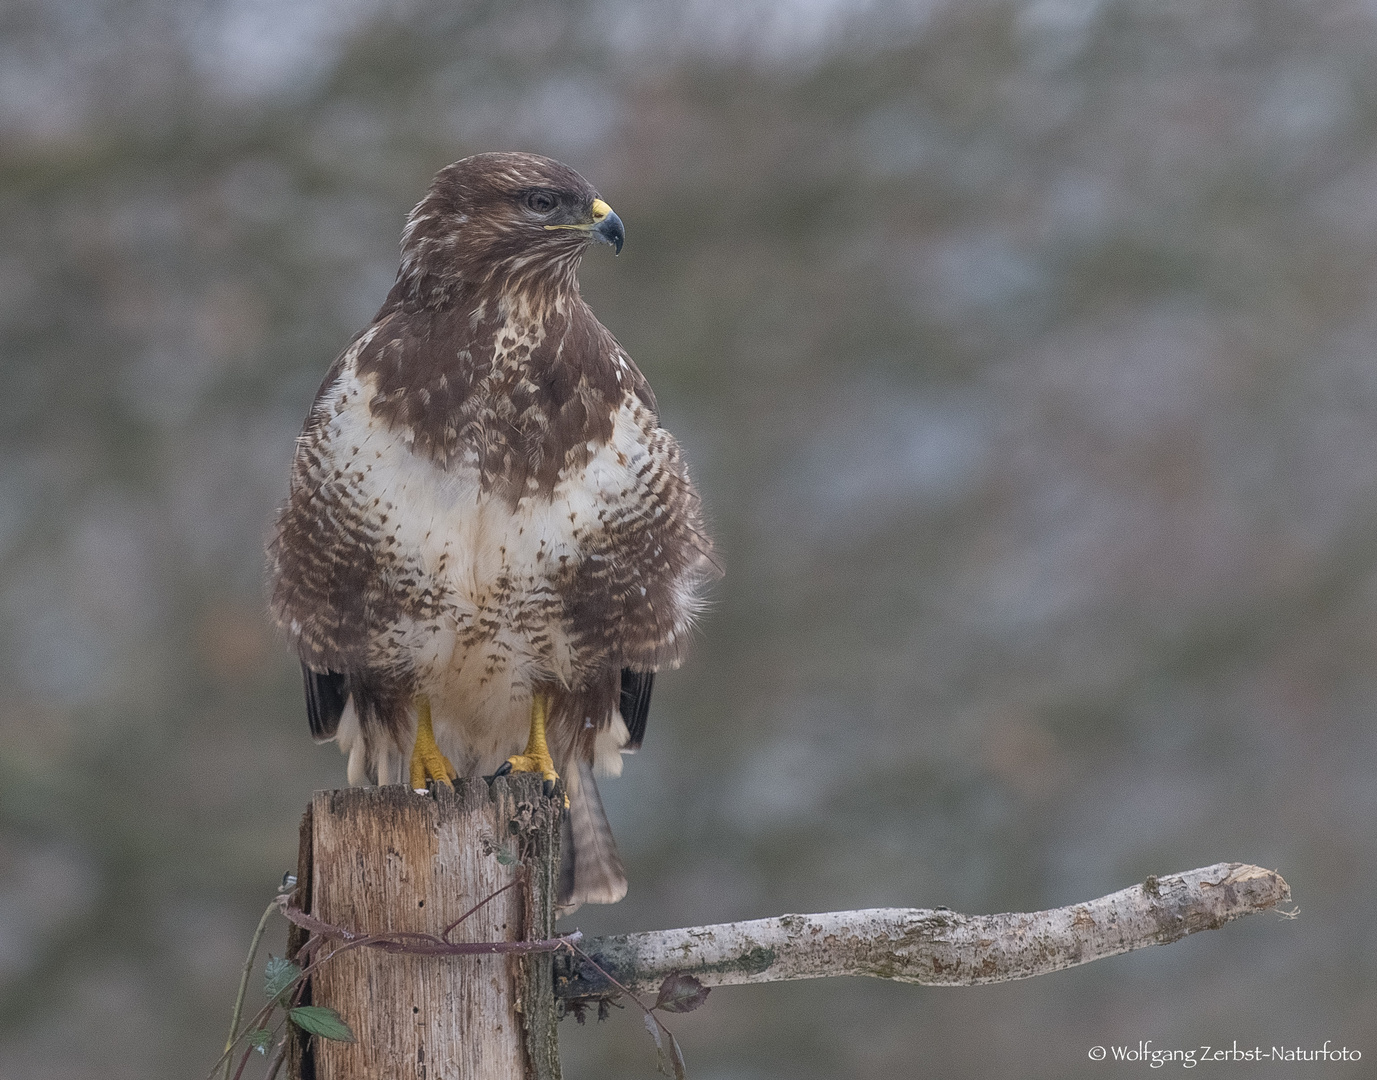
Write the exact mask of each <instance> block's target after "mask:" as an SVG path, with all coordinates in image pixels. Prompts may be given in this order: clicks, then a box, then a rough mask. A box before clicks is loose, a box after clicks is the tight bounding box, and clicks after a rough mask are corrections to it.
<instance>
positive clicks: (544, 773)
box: [507, 694, 559, 784]
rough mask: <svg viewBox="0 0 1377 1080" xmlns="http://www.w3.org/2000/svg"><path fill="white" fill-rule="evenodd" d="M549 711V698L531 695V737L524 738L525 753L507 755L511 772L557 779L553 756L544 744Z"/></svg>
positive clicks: (552, 780) (548, 780)
mask: <svg viewBox="0 0 1377 1080" xmlns="http://www.w3.org/2000/svg"><path fill="white" fill-rule="evenodd" d="M549 711H550V699H549V698H548V697H547V696H546V695H545V694H532V695H531V737H530V738H529V739H527V740H526V750H525V753H521V754H514V755H513V756H511V757H509V758H508V759H507V764H508V765H510V766H511V770H510V771H511V772H514V773H519V772H538V773H540V775H541V778H542V779H544V780H545V781H546V782H547V783H551V784H553V783H555V781H557V780H558V779H559V773H557V772H555V761H554V758H552V757H551V756H550V748H549V747H548V746H547V745H546V744H545V719H546V717H547V716H548V715H549Z"/></svg>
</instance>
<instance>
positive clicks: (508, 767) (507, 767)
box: [493, 761, 512, 776]
mask: <svg viewBox="0 0 1377 1080" xmlns="http://www.w3.org/2000/svg"><path fill="white" fill-rule="evenodd" d="M511 771H512V763H511V762H510V761H504V762H503V763H502V764H501V765H499V766H498V767H497V772H495V773H493V776H506V775H507V774H508V773H509V772H511Z"/></svg>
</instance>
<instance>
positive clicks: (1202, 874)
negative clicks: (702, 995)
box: [555, 863, 1291, 998]
mask: <svg viewBox="0 0 1377 1080" xmlns="http://www.w3.org/2000/svg"><path fill="white" fill-rule="evenodd" d="M1290 897H1291V889H1290V886H1288V885H1287V884H1286V882H1285V881H1284V880H1282V878H1281V877H1280V876H1279V875H1277V874H1275V873H1273V872H1272V871H1270V870H1263V869H1261V868H1260V867H1256V866H1249V865H1247V864H1245V863H1216V864H1215V865H1214V866H1207V867H1203V868H1201V869H1199V870H1190V871H1187V872H1186V873H1184V874H1173V875H1168V876H1164V877H1150V878H1148V880H1147V881H1146V882H1145V883H1144V884H1142V885H1135V886H1133V887H1132V888H1130V889H1124V890H1122V891H1121V892H1117V893H1113V894H1111V895H1109V896H1103V897H1100V898H1099V899H1097V900H1090V901H1087V902H1086V903H1082V904H1072V905H1070V906H1068V907H1063V908H1056V909H1054V910H1051V911H1039V912H1032V913H1012V914H1005V915H962V914H959V913H958V912H954V911H947V910H944V909H939V910H936V911H933V910H929V909H925V908H873V909H870V910H866V911H838V912H829V913H826V914H821V915H781V916H779V917H778V918H773V919H756V920H753V921H750V922H738V923H723V924H720V925H717V926H698V927H689V928H686V929H680V930H656V931H651V932H648V933H640V934H624V935H619V936H616V937H605V938H593V939H591V940H590V941H588V942H587V943H586V945H585V946H584V948H583V949H580V950H579V951H580V953H581V954H584V955H587V956H589V957H590V958H591V961H590V962H592V963H593V968H587V967H586V966H585V965H582V964H578V963H574V962H572V961H571V962H565V963H563V964H560V965H557V969H556V978H555V993H556V995H558V996H559V997H562V998H571V997H590V996H595V995H598V994H603V993H607V992H608V989H609V986H610V985H618V986H621V985H624V986H627V987H630V988H631V989H632V990H637V991H645V990H651V989H653V988H654V987H655V986H656V985H657V984H658V983H659V982H660V981H661V980H663V979H664V978H666V977H667V976H668V975H671V974H673V973H675V972H678V973H681V974H687V975H694V976H696V977H697V978H698V979H699V980H701V982H702V983H703V984H704V985H705V986H726V985H731V984H736V983H754V982H777V981H782V980H786V979H815V978H823V977H827V976H834V975H871V976H875V977H877V978H882V979H895V980H898V981H900V982H913V983H922V984H925V985H928V986H971V985H975V984H978V983H995V982H1011V981H1013V980H1015V979H1026V978H1030V977H1031V976H1034V975H1043V974H1046V973H1048V972H1051V971H1060V970H1061V969H1063V968H1069V967H1074V966H1076V965H1078V964H1086V963H1089V962H1090V961H1092V960H1099V959H1102V958H1104V957H1107V956H1116V955H1118V954H1120V953H1125V952H1129V951H1131V950H1133V949H1139V948H1142V947H1144V946H1146V945H1165V944H1168V943H1170V942H1173V941H1177V940H1179V939H1180V938H1183V937H1185V936H1186V935H1187V934H1193V933H1195V932H1196V931H1198V930H1213V929H1215V928H1217V927H1219V926H1223V925H1224V924H1225V923H1226V922H1229V921H1230V920H1232V919H1237V918H1240V917H1241V916H1244V915H1251V914H1254V913H1256V912H1259V911H1265V910H1267V909H1269V908H1274V907H1276V905H1278V904H1280V903H1283V902H1285V901H1286V900H1289V899H1290ZM608 973H610V974H608ZM612 976H615V977H616V978H615V980H613V978H612Z"/></svg>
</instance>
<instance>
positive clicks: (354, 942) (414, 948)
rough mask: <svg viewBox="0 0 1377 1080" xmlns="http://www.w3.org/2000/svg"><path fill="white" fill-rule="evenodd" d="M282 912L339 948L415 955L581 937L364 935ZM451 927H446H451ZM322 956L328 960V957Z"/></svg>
mask: <svg viewBox="0 0 1377 1080" xmlns="http://www.w3.org/2000/svg"><path fill="white" fill-rule="evenodd" d="M504 888H505V886H504ZM494 895H496V894H494ZM282 914H283V915H285V916H286V917H287V918H288V919H289V920H290V921H291V922H294V923H296V925H297V926H299V927H301V928H302V929H303V930H308V931H310V933H312V934H315V935H318V936H319V937H322V938H329V939H334V940H338V941H343V942H344V945H343V946H342V948H351V949H352V948H358V947H360V946H367V947H368V948H370V949H381V950H382V951H383V952H391V953H409V954H411V955H415V956H489V955H491V954H493V953H540V952H555V951H556V950H557V949H561V948H563V947H564V946H565V945H568V944H570V943H572V942H575V941H579V940H582V938H583V934H582V932H580V931H578V930H575V931H574V932H573V933H572V934H563V935H561V936H560V937H552V938H546V939H544V940H541V941H445V940H444V939H443V938H438V937H436V936H435V935H434V934H424V933H421V932H419V931H415V930H388V931H385V932H384V933H380V934H366V935H365V934H359V933H357V932H355V931H353V930H346V929H345V928H344V927H342V926H334V925H332V924H330V923H327V922H325V921H323V920H321V919H317V918H316V917H315V916H314V915H307V914H306V912H304V911H302V910H301V909H300V908H295V907H284V908H283V909H282ZM470 914H471V913H470ZM465 917H467V916H465ZM460 921H462V920H460ZM458 925H459V924H458V923H455V924H454V926H458ZM454 926H451V927H450V928H449V929H451V930H452V929H454ZM308 944H309V942H308ZM340 951H341V949H336V950H334V952H332V953H330V956H334V955H335V953H338V952H340ZM325 959H329V957H326V958H325ZM321 962H322V961H316V962H314V963H313V964H312V965H311V966H312V967H316V966H318V965H319V964H320V963H321Z"/></svg>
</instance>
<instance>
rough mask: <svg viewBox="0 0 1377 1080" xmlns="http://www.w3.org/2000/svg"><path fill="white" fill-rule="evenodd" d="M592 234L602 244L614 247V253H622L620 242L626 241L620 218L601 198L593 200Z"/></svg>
mask: <svg viewBox="0 0 1377 1080" xmlns="http://www.w3.org/2000/svg"><path fill="white" fill-rule="evenodd" d="M593 235H594V236H595V237H596V238H597V239H599V240H601V241H602V242H603V243H604V244H611V245H612V247H613V248H615V249H616V250H615V251H614V252H613V254H614V255H620V254H621V253H622V244H624V243H625V242H626V230H625V229H624V228H622V219H621V218H619V217H618V216H617V215H616V214H615V213H614V212H613V210H612V207H610V206H608V205H607V204H606V203H605V202H603V201H602V200H601V199H594V200H593Z"/></svg>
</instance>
